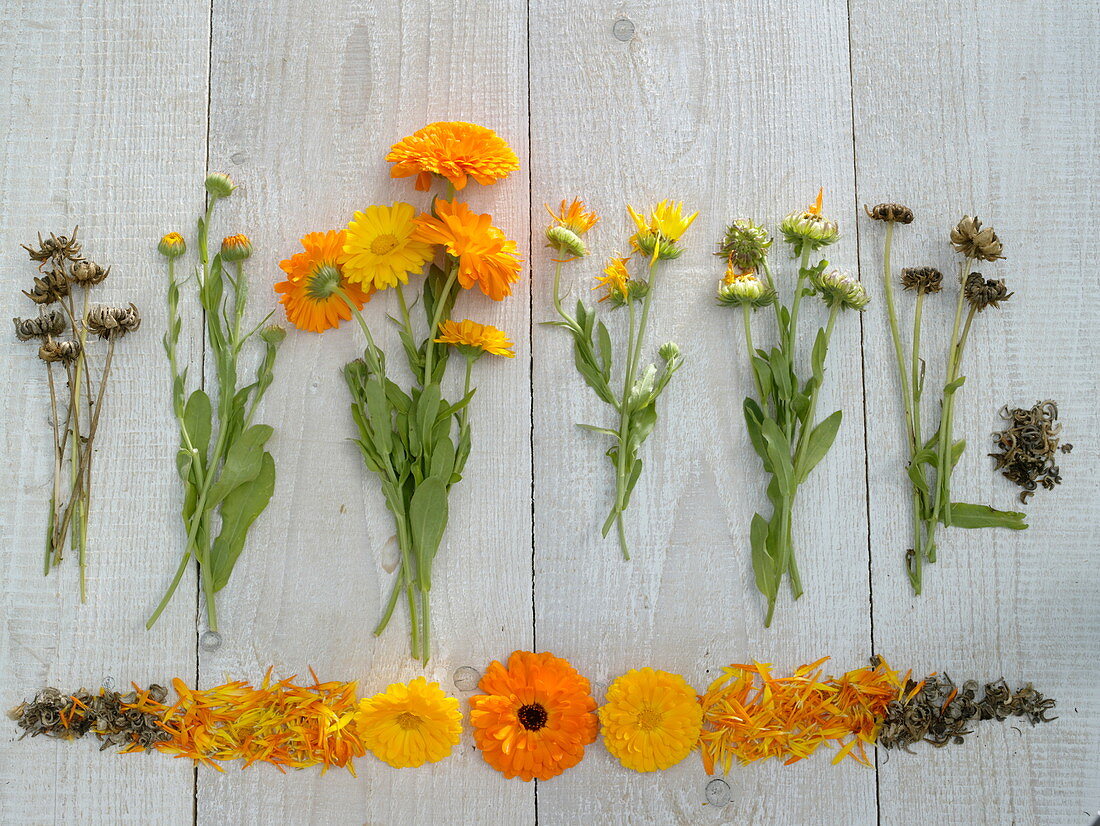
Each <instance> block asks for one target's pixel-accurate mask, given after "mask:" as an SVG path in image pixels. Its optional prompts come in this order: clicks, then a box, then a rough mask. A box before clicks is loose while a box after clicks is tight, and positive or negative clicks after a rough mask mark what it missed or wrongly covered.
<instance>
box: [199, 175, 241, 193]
mask: <svg viewBox="0 0 1100 826" xmlns="http://www.w3.org/2000/svg"><path fill="white" fill-rule="evenodd" d="M205 186H206V191H207V192H209V193H210V194H211V195H212V196H213V197H215V198H228V197H229V196H230V195H232V194H233V190H234V189H236V188H237V185H236V184H235V183H233V179H232V178H230V177H229V176H228V175H226V174H225V173H224V172H211V173H210V174H209V175H207V176H206V183H205Z"/></svg>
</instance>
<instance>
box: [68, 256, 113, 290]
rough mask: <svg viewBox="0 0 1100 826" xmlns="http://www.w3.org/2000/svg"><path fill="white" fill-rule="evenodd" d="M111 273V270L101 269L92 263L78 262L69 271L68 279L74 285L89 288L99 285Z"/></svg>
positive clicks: (108, 268)
mask: <svg viewBox="0 0 1100 826" xmlns="http://www.w3.org/2000/svg"><path fill="white" fill-rule="evenodd" d="M110 273H111V268H110V267H107V269H103V267H101V266H99V264H96V263H95V262H94V261H78V262H76V263H75V264H73V266H72V267H71V268H70V270H69V278H70V279H71V280H72V282H73V283H74V284H80V285H81V286H83V287H91V286H93V285H95V284H99V283H101V282H102V281H103V279H105V278H106V277H107V276H108V275H110Z"/></svg>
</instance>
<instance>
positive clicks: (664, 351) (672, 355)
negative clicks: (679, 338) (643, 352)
mask: <svg viewBox="0 0 1100 826" xmlns="http://www.w3.org/2000/svg"><path fill="white" fill-rule="evenodd" d="M657 355H659V356H660V357H661V358H662V359H664V360H665V361H672V360H673V359H677V358H679V357H680V347H679V345H678V344H677V343H676V342H675V341H666V342H665V343H664V344H662V345H661V349H660V350H658V351H657Z"/></svg>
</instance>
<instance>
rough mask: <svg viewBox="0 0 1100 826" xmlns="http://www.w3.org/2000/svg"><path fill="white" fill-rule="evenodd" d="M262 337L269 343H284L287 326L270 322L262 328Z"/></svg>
mask: <svg viewBox="0 0 1100 826" xmlns="http://www.w3.org/2000/svg"><path fill="white" fill-rule="evenodd" d="M260 338H262V339H263V340H264V341H266V342H267V343H268V344H274V345H276V346H277V345H279V344H282V343H283V339H284V338H286V328H285V327H281V326H280V325H278V324H268V325H267V326H266V327H264V328H263V329H262V330H260Z"/></svg>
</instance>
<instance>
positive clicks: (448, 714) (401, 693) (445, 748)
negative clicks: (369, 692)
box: [355, 677, 462, 769]
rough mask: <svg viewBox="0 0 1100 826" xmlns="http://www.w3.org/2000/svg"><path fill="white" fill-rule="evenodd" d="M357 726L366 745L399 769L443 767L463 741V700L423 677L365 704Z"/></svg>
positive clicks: (391, 688)
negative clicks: (461, 706) (451, 695)
mask: <svg viewBox="0 0 1100 826" xmlns="http://www.w3.org/2000/svg"><path fill="white" fill-rule="evenodd" d="M355 723H356V726H357V728H358V731H359V738H360V739H361V740H362V742H363V745H364V746H366V747H367V748H368V749H369V750H370V751H371V752H372V753H373V754H374V756H375V757H377V758H378V759H379V760H382V761H383V762H385V763H389V764H390V765H391V766H393V767H394V768H397V769H404V768H415V767H417V766H422V765H424V764H425V763H438V762H439V761H440V760H442V759H443V758H444V757H446V756H447V755H449V754H450V753H451V749H453V748H454V747H455V746H457V745H458V741H459V738H460V737H461V735H462V712H461V711H459V709H458V700H456V699H455V698H454V697H448V696H447V695H446V694H444V693H443V689H441V688H440V687H439V683H429V682H428V681H427V680H425V679H424V678H423V677H417V678H416V679H414V680H413V681H412V682H409V683H393V684H392V685H390V686H389V688H387V689H386V690H385V691H383V692H382V693H380V694H375V695H374V696H373V697H365V698H363V699H362V700H360V701H359V713H358V714H356V716H355Z"/></svg>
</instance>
